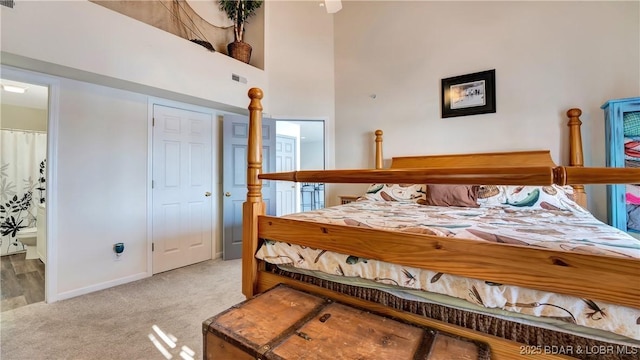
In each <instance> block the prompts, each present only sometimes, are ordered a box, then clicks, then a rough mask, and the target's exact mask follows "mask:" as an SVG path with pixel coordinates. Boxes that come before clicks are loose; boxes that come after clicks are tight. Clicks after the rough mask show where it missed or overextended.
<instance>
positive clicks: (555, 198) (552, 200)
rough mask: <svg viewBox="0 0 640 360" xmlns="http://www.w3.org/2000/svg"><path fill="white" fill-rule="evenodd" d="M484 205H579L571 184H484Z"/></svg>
mask: <svg viewBox="0 0 640 360" xmlns="http://www.w3.org/2000/svg"><path fill="white" fill-rule="evenodd" d="M478 203H479V204H480V206H482V207H492V206H507V207H517V208H526V209H545V210H569V209H577V208H579V206H578V205H577V204H576V203H575V202H574V200H573V188H572V187H571V186H558V185H551V186H517V185H482V186H480V190H479V192H478Z"/></svg>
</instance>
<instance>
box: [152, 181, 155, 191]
mask: <svg viewBox="0 0 640 360" xmlns="http://www.w3.org/2000/svg"><path fill="white" fill-rule="evenodd" d="M154 186H155V181H153V180H151V188H152V189H153V187H154Z"/></svg>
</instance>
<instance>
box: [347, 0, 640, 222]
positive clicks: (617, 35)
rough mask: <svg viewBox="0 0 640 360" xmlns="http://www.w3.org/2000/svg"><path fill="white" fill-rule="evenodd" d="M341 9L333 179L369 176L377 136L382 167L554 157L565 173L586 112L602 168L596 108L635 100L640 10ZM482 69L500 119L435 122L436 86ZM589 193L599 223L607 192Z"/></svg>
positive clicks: (408, 5) (383, 5)
mask: <svg viewBox="0 0 640 360" xmlns="http://www.w3.org/2000/svg"><path fill="white" fill-rule="evenodd" d="M343 6H344V7H343V9H342V11H340V12H339V13H337V15H336V17H335V33H336V34H339V36H336V38H335V59H336V69H335V70H336V132H335V133H336V154H337V155H338V156H336V167H337V168H358V167H373V166H374V152H373V139H374V135H373V131H374V130H375V129H382V130H383V131H384V139H385V141H384V156H385V158H387V159H389V158H391V157H392V156H402V155H417V154H438V153H460V152H483V151H507V150H528V149H550V150H551V153H552V155H553V158H554V160H555V161H556V162H558V163H561V164H562V163H564V164H566V163H567V161H568V141H567V136H568V129H567V126H566V121H567V118H566V115H565V114H566V111H567V110H568V109H570V108H572V107H579V108H581V109H582V110H583V115H582V121H583V132H582V134H583V141H584V149H585V160H586V164H587V165H591V166H604V155H605V150H604V141H605V140H604V120H603V114H602V111H601V110H600V108H599V107H600V105H602V104H603V103H604V102H605V101H606V100H608V99H612V98H619V97H630V96H638V95H639V93H640V68H639V64H640V27H639V22H640V21H639V16H638V14H639V12H640V10H639V6H640V4H639V3H638V2H490V1H478V2H423V1H421V2H412V1H402V2H400V1H393V2H369V1H367V2H352V1H343ZM488 69H496V98H497V106H496V107H497V112H496V113H495V114H484V115H476V116H466V117H457V118H448V119H441V118H440V80H441V79H442V78H446V77H450V76H456V75H462V74H467V73H472V72H477V71H482V70H488ZM371 94H376V95H377V96H376V98H375V99H372V98H371V97H370V95H371ZM340 154H349V156H340ZM345 189H346V190H343V191H341V193H345V194H347V193H361V191H363V190H364V189H366V186H364V187H363V186H359V187H358V186H355V187H354V186H351V187H347V188H345ZM588 193H589V196H590V209H591V210H592V211H593V212H594V213H595V215H596V216H597V217H598V218H600V219H603V220H606V200H605V187H604V186H594V187H590V188H588Z"/></svg>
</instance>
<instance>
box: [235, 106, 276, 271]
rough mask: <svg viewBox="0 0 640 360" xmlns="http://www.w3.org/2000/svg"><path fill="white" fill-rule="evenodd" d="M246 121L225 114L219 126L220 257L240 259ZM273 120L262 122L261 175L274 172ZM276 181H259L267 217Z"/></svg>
mask: <svg viewBox="0 0 640 360" xmlns="http://www.w3.org/2000/svg"><path fill="white" fill-rule="evenodd" d="M248 135H249V118H248V117H247V116H241V115H225V116H224V121H223V125H222V136H223V140H222V142H223V144H222V166H223V181H222V193H223V194H224V196H223V197H222V199H223V200H222V224H223V227H224V230H223V232H222V258H223V259H224V260H232V259H239V258H241V257H242V204H243V203H244V202H245V201H246V199H247V145H248ZM275 146H276V121H275V120H273V119H269V118H263V119H262V172H263V173H268V172H274V170H275V160H276V158H275V149H274V148H275ZM276 182H277V181H268V180H266V181H262V200H263V201H264V202H265V204H266V212H267V215H274V214H275V197H276V191H275V190H276V187H275V184H274V183H276Z"/></svg>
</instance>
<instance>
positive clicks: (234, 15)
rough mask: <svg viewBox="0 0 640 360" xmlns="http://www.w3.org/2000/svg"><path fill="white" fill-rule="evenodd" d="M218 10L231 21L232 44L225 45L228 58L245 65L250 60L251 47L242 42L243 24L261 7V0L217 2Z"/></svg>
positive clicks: (223, 0) (220, 0) (224, 0)
mask: <svg viewBox="0 0 640 360" xmlns="http://www.w3.org/2000/svg"><path fill="white" fill-rule="evenodd" d="M219 2H220V10H221V11H224V12H225V13H226V14H227V17H228V18H229V20H231V21H233V35H234V39H235V40H234V42H232V43H230V44H229V45H227V51H228V54H229V56H231V57H232V58H234V59H238V60H240V61H243V62H245V63H247V64H248V63H249V60H250V59H251V45H249V44H247V43H246V42H244V41H243V37H244V24H245V23H246V22H247V19H248V18H250V17H251V16H253V15H255V14H256V10H258V9H259V8H260V6H262V0H219Z"/></svg>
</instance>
